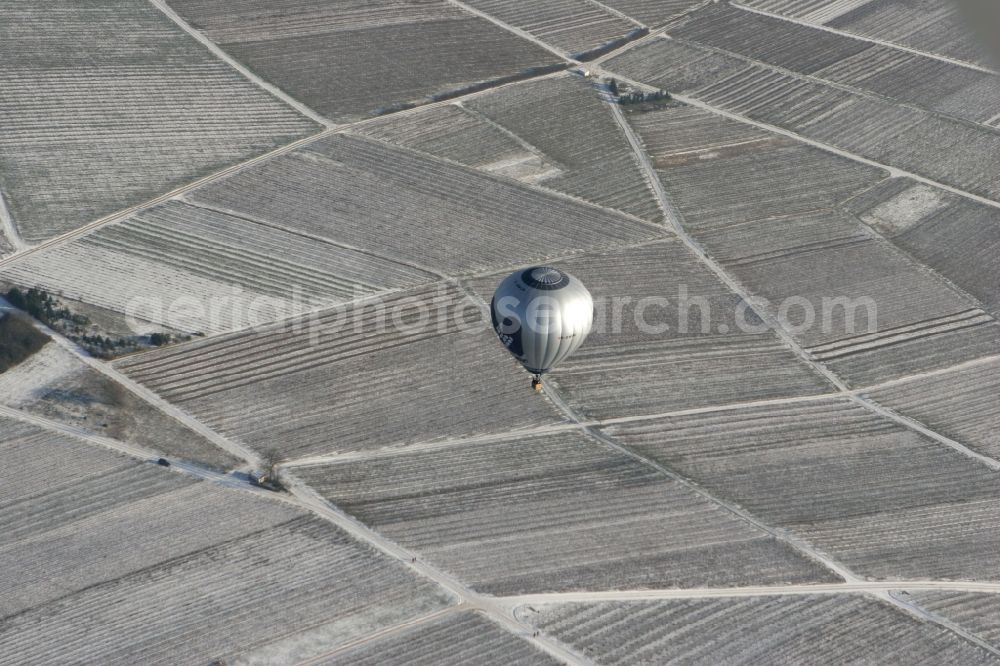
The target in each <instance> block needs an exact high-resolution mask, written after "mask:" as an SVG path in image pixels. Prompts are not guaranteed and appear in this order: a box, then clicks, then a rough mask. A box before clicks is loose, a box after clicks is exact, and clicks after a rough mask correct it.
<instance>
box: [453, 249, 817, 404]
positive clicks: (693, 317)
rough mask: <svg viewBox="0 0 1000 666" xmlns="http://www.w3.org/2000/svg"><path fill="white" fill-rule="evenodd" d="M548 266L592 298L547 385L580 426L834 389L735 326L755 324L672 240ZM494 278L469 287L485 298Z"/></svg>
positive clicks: (764, 336)
mask: <svg viewBox="0 0 1000 666" xmlns="http://www.w3.org/2000/svg"><path fill="white" fill-rule="evenodd" d="M553 265H554V266H557V267H559V268H561V269H563V270H565V271H567V272H569V273H571V274H572V275H575V276H576V277H578V278H579V279H580V280H582V281H583V283H584V284H587V285H589V286H590V290H591V293H592V294H593V296H594V299H595V307H596V319H595V325H594V330H593V331H592V332H591V334H590V336H589V337H588V338H587V340H586V342H584V344H583V346H581V347H580V349H578V350H577V351H576V352H575V353H574V354H573V356H572V357H570V358H569V359H567V360H566V361H565V362H564V363H563V364H562V365H561V366H560V368H559V372H558V373H556V374H554V375H553V376H552V378H551V379H549V380H548V381H550V382H551V383H552V384H554V385H555V386H557V388H558V390H559V391H560V393H562V394H563V395H564V397H565V398H566V401H567V402H568V403H569V405H570V406H571V407H572V408H573V409H574V410H576V412H577V413H578V414H579V415H580V416H582V417H583V418H587V419H608V418H616V417H623V416H637V415H644V414H655V413H662V412H666V411H674V410H678V409H688V408H692V407H705V406H709V405H721V404H726V403H732V402H743V401H747V400H766V399H772V398H783V397H791V396H798V395H809V394H816V393H825V392H827V391H831V390H833V387H832V385H830V384H828V383H827V382H826V380H825V379H823V378H822V377H821V376H820V375H819V374H818V373H816V372H814V371H813V370H812V369H810V368H809V367H808V366H807V365H806V364H805V363H804V362H802V361H800V360H799V359H798V358H797V357H796V356H795V354H794V353H793V352H792V351H791V350H789V349H788V348H787V347H786V346H785V345H783V344H782V343H781V341H780V340H779V339H778V337H777V336H776V335H775V334H774V333H773V332H771V331H768V330H766V327H765V329H763V330H757V331H753V332H744V331H743V330H742V329H741V328H740V327H741V325H743V324H744V323H745V324H747V325H749V326H751V327H756V326H759V325H760V320H759V319H758V318H757V316H756V314H755V313H754V312H753V310H752V309H749V310H747V309H746V306H745V305H742V306H741V303H742V302H741V299H740V297H739V296H738V295H736V294H735V293H734V292H732V291H730V290H729V288H728V287H726V286H725V285H724V284H723V283H722V282H720V281H719V279H718V278H717V277H716V276H715V275H714V274H712V273H711V272H710V271H709V270H708V269H707V268H705V267H704V266H702V265H701V264H699V263H698V261H697V260H696V259H695V258H694V256H693V255H692V254H691V253H690V252H689V251H688V250H687V249H686V248H684V246H683V245H682V244H681V243H680V242H679V241H677V240H665V241H662V242H659V243H652V244H646V245H643V246H641V247H635V248H630V249H626V250H619V251H608V252H597V253H589V254H585V255H582V256H580V257H574V258H571V259H566V260H561V261H558V262H554V263H553ZM623 266H627V267H628V270H627V271H623V270H622V267H623ZM501 277H502V276H499V275H498V276H492V277H490V278H482V279H480V280H477V281H475V282H471V283H470V284H471V286H472V287H473V288H474V289H475V290H476V291H477V293H479V294H480V296H482V297H483V298H484V299H486V300H488V299H489V297H490V296H489V295H490V294H491V293H492V290H493V289H494V288H495V287H496V284H497V282H498V281H499V279H500V278H501ZM640 323H644V324H645V326H640ZM647 327H648V328H647ZM751 376H752V378H753V379H752V380H748V379H747V378H748V377H751Z"/></svg>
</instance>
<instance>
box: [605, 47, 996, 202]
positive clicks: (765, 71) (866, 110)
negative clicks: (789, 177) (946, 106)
mask: <svg viewBox="0 0 1000 666" xmlns="http://www.w3.org/2000/svg"><path fill="white" fill-rule="evenodd" d="M672 41H673V40H665V39H660V40H656V41H654V42H652V43H651V44H649V45H645V46H644V47H643V53H644V54H645V55H647V56H648V57H650V58H652V61H653V62H667V63H669V67H668V69H665V70H663V71H659V72H656V67H655V66H654V65H653V64H652V63H651V62H646V63H643V64H641V65H637V64H636V59H637V58H638V55H636V54H632V53H627V54H625V55H624V56H621V58H622V59H621V61H619V60H618V59H617V58H612V59H611V60H609V61H608V62H607V63H606V67H607V68H608V69H609V70H610V71H612V72H616V73H620V74H622V75H624V76H626V77H630V78H633V79H635V78H639V76H638V75H641V74H642V73H643V72H644V71H645V72H648V71H651V70H652V71H654V72H655V73H654V75H653V76H652V77H651V78H647V79H640V80H641V81H643V82H644V83H648V84H650V85H656V86H659V87H663V88H666V89H667V90H668V91H670V92H675V93H678V94H684V95H688V96H690V97H692V98H695V99H696V100H698V101H700V102H703V103H705V104H708V105H710V106H712V107H715V108H718V109H721V110H723V111H727V112H731V113H735V114H739V115H741V116H744V117H746V118H748V119H750V120H752V121H757V122H762V123H767V124H769V125H774V126H777V127H779V128H782V129H784V130H787V131H791V132H794V133H796V134H799V135H801V136H803V137H806V138H809V139H813V140H816V141H819V142H822V143H825V144H828V145H830V146H833V147H834V148H837V149H840V150H844V151H847V152H850V153H853V154H856V155H859V156H861V157H864V158H867V159H870V160H874V161H876V162H879V163H882V164H885V165H887V166H891V167H896V168H898V169H904V170H908V171H910V172H912V173H915V174H917V175H920V176H923V177H926V178H930V179H932V180H936V181H938V182H940V183H943V184H945V185H949V186H952V187H956V188H959V189H962V190H964V191H966V192H970V193H972V194H975V195H979V196H982V197H987V198H994V199H996V198H998V197H1000V183H998V182H997V181H996V178H995V171H996V170H995V168H994V167H995V161H996V159H995V156H996V155H997V153H998V151H1000V134H997V132H996V131H995V130H994V129H993V128H990V127H985V126H977V125H973V124H969V123H965V122H962V121H960V120H957V119H952V118H949V117H947V116H944V115H940V114H935V113H931V112H928V111H923V110H921V109H917V108H915V107H912V106H910V105H906V104H902V103H895V102H891V101H888V100H886V99H884V98H881V97H877V96H874V95H871V94H867V93H860V92H854V91H851V90H849V89H845V88H843V87H840V86H835V85H834V84H831V83H826V82H822V81H820V80H818V79H816V78H813V77H805V76H802V75H799V74H793V73H790V72H787V71H786V70H782V69H776V68H774V67H770V66H766V65H759V64H755V63H754V62H753V61H750V60H746V59H743V58H740V57H737V56H735V55H734V54H732V53H726V52H719V51H718V50H715V49H710V48H708V47H705V46H701V45H697V44H694V43H686V44H682V45H680V46H679V47H678V46H676V45H673V44H672V43H671V42H672ZM741 61H742V62H743V64H744V67H739V66H738V64H739V63H740V62H741ZM674 84H676V85H674Z"/></svg>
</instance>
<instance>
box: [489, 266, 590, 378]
mask: <svg viewBox="0 0 1000 666" xmlns="http://www.w3.org/2000/svg"><path fill="white" fill-rule="evenodd" d="M490 315H491V317H492V319H493V330H495V331H496V333H497V336H498V337H499V338H500V342H502V343H503V344H504V346H505V347H507V351H509V352H510V353H511V354H513V355H514V358H516V359H517V360H518V361H520V362H521V365H523V366H524V367H525V368H526V369H527V370H528V372H530V373H532V374H533V375H534V377H533V378H532V380H531V385H532V386H533V387H534V389H535V390H536V391H541V390H542V375H543V374H545V373H546V372H548V371H549V370H551V369H552V368H553V367H555V366H556V365H558V364H559V362H560V361H562V360H563V359H565V358H566V357H567V356H569V355H570V354H572V353H573V352H574V351H576V349H577V348H578V347H579V346H580V345H581V344H583V341H584V340H585V339H586V337H587V334H588V333H590V327H591V325H592V324H593V322H594V299H593V298H592V297H591V295H590V292H589V291H587V288H586V287H584V286H583V283H582V282H580V281H579V280H577V279H576V278H575V277H573V276H572V275H569V274H568V273H564V272H563V271H561V270H559V269H558V268H552V267H551V266H534V267H532V268H527V269H521V270H517V271H514V272H513V273H511V274H510V275H508V276H507V277H506V278H504V280H503V282H501V283H500V286H498V287H497V290H496V292H494V294H493V301H492V302H491V303H490Z"/></svg>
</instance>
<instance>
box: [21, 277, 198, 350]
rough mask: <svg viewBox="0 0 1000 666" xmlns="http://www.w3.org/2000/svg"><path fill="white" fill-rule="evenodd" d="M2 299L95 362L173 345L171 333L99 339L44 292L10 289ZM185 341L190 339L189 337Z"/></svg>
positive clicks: (79, 316)
mask: <svg viewBox="0 0 1000 666" xmlns="http://www.w3.org/2000/svg"><path fill="white" fill-rule="evenodd" d="M4 296H5V298H6V299H7V301H8V302H10V304H11V305H13V306H14V307H16V308H18V309H20V310H24V311H25V312H27V313H28V314H29V315H31V316H32V317H34V318H35V319H37V320H38V321H40V322H42V323H43V324H45V325H46V326H48V327H49V328H51V329H53V330H55V331H58V332H59V333H61V334H62V335H65V336H66V337H67V338H69V339H70V340H72V341H73V342H75V343H76V344H78V345H80V346H81V347H83V348H84V349H86V350H87V353H89V354H90V355H92V356H96V357H97V358H105V359H108V358H115V357H116V356H121V355H122V354H128V353H131V352H134V351H139V350H141V349H144V348H146V347H150V346H152V347H162V346H163V345H166V344H170V343H171V342H173V341H174V339H173V336H171V335H170V333H153V334H151V335H149V336H141V335H130V336H125V337H110V336H107V335H102V334H100V333H98V332H95V331H93V330H91V329H92V328H93V327H92V326H91V322H90V318H89V317H86V316H85V315H82V314H77V313H75V312H72V311H70V309H69V308H67V307H65V306H64V305H63V304H62V303H60V302H59V300H57V299H56V298H55V297H54V296H52V294H49V293H48V292H46V291H45V290H44V289H38V288H35V287H32V288H31V289H27V290H22V289H19V288H18V287H13V288H12V289H10V290H8V291H7V293H6V294H4ZM46 339H48V338H46ZM186 339H190V337H188V338H186Z"/></svg>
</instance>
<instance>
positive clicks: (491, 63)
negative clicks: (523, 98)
mask: <svg viewBox="0 0 1000 666" xmlns="http://www.w3.org/2000/svg"><path fill="white" fill-rule="evenodd" d="M169 4H170V6H171V7H172V8H173V9H174V10H175V11H176V12H177V13H178V14H180V15H181V16H182V17H183V18H184V19H185V20H186V21H187V22H188V23H190V24H191V25H192V26H193V27H195V28H196V29H198V30H199V31H201V32H202V33H203V34H204V35H205V36H206V37H208V38H209V39H211V40H212V41H213V42H215V43H216V44H218V45H219V46H220V47H222V49H223V50H225V51H226V52H227V53H228V54H230V55H231V56H232V57H233V58H235V59H236V60H238V61H239V62H241V63H242V64H244V65H246V66H247V67H249V68H250V69H251V70H253V71H254V72H255V73H257V74H258V75H260V76H261V77H263V78H264V79H266V80H268V81H270V82H271V83H273V84H274V85H276V86H277V87H279V88H281V89H282V90H283V91H284V92H286V93H288V94H289V95H291V96H292V97H294V98H295V99H297V100H298V101H300V102H302V103H304V104H305V105H306V106H308V107H309V108H311V109H312V110H314V111H316V112H318V113H320V114H322V115H324V116H326V117H328V118H330V119H332V120H334V121H337V122H347V121H352V120H357V119H359V118H362V117H365V116H368V115H371V114H373V113H378V112H379V111H380V110H387V109H390V108H393V107H398V106H400V105H404V104H412V103H416V102H421V101H426V100H427V99H429V98H431V97H433V96H434V95H439V94H442V93H449V92H455V91H459V90H461V89H463V88H466V87H469V86H471V85H473V84H477V83H480V82H483V81H489V80H491V79H499V78H502V77H506V76H511V75H516V74H520V73H524V72H526V71H527V70H531V69H534V68H540V67H544V66H550V65H553V64H558V63H559V58H558V57H557V56H555V55H553V54H552V53H550V52H549V51H547V50H545V49H543V48H541V47H540V46H536V45H535V44H532V43H531V42H529V41H526V40H524V39H522V38H520V37H517V36H515V35H513V34H511V33H510V32H507V31H505V30H504V29H502V28H500V27H499V26H497V25H494V24H493V23H491V22H490V21H487V20H486V19H484V18H481V17H479V16H476V15H474V14H472V13H469V12H466V11H463V10H461V9H459V8H457V7H456V6H454V5H452V4H450V3H448V2H445V1H444V0H431V1H427V2H399V1H397V0H364V1H357V0H352V1H350V2H338V3H332V4H331V3H327V2H321V1H318V0H281V2H279V3H276V4H275V3H269V4H267V5H266V6H265V5H255V4H253V3H239V4H230V3H218V2H214V1H213V0H170V2H169Z"/></svg>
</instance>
